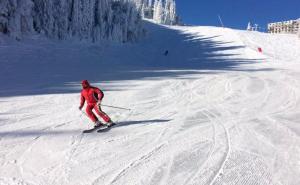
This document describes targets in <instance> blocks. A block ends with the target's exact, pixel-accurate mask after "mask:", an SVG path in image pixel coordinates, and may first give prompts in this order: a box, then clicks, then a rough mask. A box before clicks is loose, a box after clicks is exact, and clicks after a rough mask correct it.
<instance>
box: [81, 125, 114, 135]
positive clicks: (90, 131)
mask: <svg viewBox="0 0 300 185" xmlns="http://www.w3.org/2000/svg"><path fill="white" fill-rule="evenodd" d="M107 128H109V127H108V126H107V125H100V126H98V127H94V128H92V129H88V130H84V131H83V133H84V134H88V133H92V132H94V131H96V130H105V129H107Z"/></svg>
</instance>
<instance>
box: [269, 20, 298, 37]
mask: <svg viewBox="0 0 300 185" xmlns="http://www.w3.org/2000/svg"><path fill="white" fill-rule="evenodd" d="M299 28H300V18H299V19H297V20H289V21H282V22H274V23H269V24H268V33H289V34H297V33H298V31H299Z"/></svg>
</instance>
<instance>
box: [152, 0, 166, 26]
mask: <svg viewBox="0 0 300 185" xmlns="http://www.w3.org/2000/svg"><path fill="white" fill-rule="evenodd" d="M153 14H154V15H153V20H154V21H155V22H157V23H163V22H164V7H163V2H162V0H156V1H155V3H154V13H153Z"/></svg>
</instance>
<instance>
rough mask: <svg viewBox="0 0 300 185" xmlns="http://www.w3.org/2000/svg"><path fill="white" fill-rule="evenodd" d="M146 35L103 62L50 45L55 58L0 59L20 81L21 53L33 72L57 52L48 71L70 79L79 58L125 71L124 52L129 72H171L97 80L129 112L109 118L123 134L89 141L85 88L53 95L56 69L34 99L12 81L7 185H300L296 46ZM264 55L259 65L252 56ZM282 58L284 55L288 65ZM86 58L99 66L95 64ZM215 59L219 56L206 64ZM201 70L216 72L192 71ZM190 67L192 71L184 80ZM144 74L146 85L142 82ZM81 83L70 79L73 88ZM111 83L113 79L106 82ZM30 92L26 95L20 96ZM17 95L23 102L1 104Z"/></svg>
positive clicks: (2, 144) (194, 33)
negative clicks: (63, 69) (65, 68)
mask: <svg viewBox="0 0 300 185" xmlns="http://www.w3.org/2000/svg"><path fill="white" fill-rule="evenodd" d="M148 26H149V30H150V33H149V35H148V36H147V38H146V41H145V42H142V44H132V45H127V46H114V45H113V46H110V47H111V48H109V47H108V48H102V47H101V48H102V50H105V51H106V50H107V53H106V54H102V55H103V56H102V55H98V54H97V50H96V49H93V47H95V48H97V46H88V47H87V48H88V49H86V48H85V47H84V46H73V47H72V46H70V45H66V46H64V44H65V43H64V44H62V45H60V44H59V50H57V48H56V49H55V48H52V47H53V46H52V45H55V43H51V44H50V45H49V46H48V45H47V42H46V41H43V42H45V43H41V46H44V47H45V48H47V50H39V47H37V46H38V45H36V44H31V46H32V48H31V49H30V48H28V49H26V50H24V48H23V47H24V46H26V42H25V43H21V44H18V45H16V46H15V45H13V44H11V45H9V44H8V45H7V46H3V47H2V46H1V47H0V54H1V55H0V61H1V62H2V63H0V65H1V66H0V68H1V67H3V68H1V69H4V67H5V69H6V70H16V72H18V71H19V72H20V70H21V71H22V68H21V69H14V67H15V66H14V65H16V63H17V62H19V60H20V59H21V58H19V57H17V56H14V55H13V53H11V52H8V51H9V49H11V50H13V51H22V53H23V54H24V57H25V58H26V59H29V61H30V59H32V60H33V61H30V62H31V63H32V64H34V62H35V61H34V59H36V58H35V57H37V58H42V56H38V55H37V54H36V52H35V51H36V50H38V51H39V52H43V53H45V52H46V53H47V52H48V50H51V48H52V49H53V50H54V51H55V55H54V56H49V57H50V59H49V60H54V61H56V62H57V61H61V60H63V59H65V58H68V59H72V64H74V66H75V67H74V68H72V67H71V69H72V70H74V71H76V66H77V65H78V66H80V65H79V64H80V60H79V61H78V60H76V58H81V59H84V58H88V60H87V61H88V62H90V63H89V64H94V63H93V62H94V61H97V62H98V58H97V57H100V58H101V59H102V58H103V60H108V61H107V62H108V63H109V62H111V65H112V67H114V65H117V66H118V65H120V64H121V63H118V62H119V61H118V60H119V58H118V56H115V55H114V54H115V53H116V52H119V54H120V56H122V60H125V61H132V59H135V60H139V62H141V61H144V62H145V66H147V65H149V64H148V63H147V62H152V60H154V61H157V62H158V63H159V64H162V66H167V68H164V67H161V69H160V67H159V66H155V67H154V68H149V69H148V68H147V67H146V68H145V69H144V70H140V71H138V67H136V65H137V66H138V63H137V64H135V63H130V64H128V66H126V65H125V64H124V66H123V67H124V69H126V70H127V69H129V70H128V71H130V73H128V72H127V73H125V72H124V74H123V73H120V72H115V73H114V71H109V73H107V74H106V73H105V74H106V75H107V76H105V75H104V76H100V77H99V78H100V79H99V80H100V81H101V83H98V81H97V80H95V78H94V76H93V77H91V78H94V81H95V83H96V85H99V86H101V87H103V88H104V89H105V99H104V104H109V105H116V106H118V105H119V106H124V107H129V108H131V111H123V110H122V111H121V110H115V109H111V108H107V107H104V108H103V109H104V110H105V111H106V112H107V113H108V114H109V115H111V116H112V118H113V120H114V121H116V122H117V123H118V125H117V126H115V127H113V128H112V129H111V130H109V131H108V132H103V133H92V134H82V130H85V129H87V128H88V127H90V126H91V123H90V121H89V119H88V118H86V117H85V116H84V115H83V114H81V113H80V112H78V111H77V106H78V104H79V90H80V88H79V86H78V82H77V80H70V81H69V82H66V83H65V84H64V86H63V87H65V86H68V87H70V89H71V90H70V93H69V92H67V93H66V92H65V93H49V94H48V93H46V92H48V91H51V88H56V84H55V81H56V80H57V79H56V78H58V79H59V78H60V77H59V76H60V75H64V74H60V73H59V70H58V69H59V68H58V69H56V68H55V70H54V71H55V75H56V77H55V79H54V80H53V81H54V82H49V83H47V84H46V85H44V83H42V82H44V80H45V79H46V78H44V77H41V81H36V79H35V77H36V76H34V75H33V76H34V77H32V78H31V76H29V77H28V80H29V81H30V80H33V81H34V82H35V83H37V85H36V86H32V87H33V88H38V87H41V88H44V87H45V90H43V89H42V90H41V91H40V92H39V91H34V92H33V94H26V93H27V92H29V90H30V89H26V88H25V85H23V83H27V82H25V81H22V80H21V79H18V78H14V76H9V74H8V73H5V74H7V76H8V77H7V78H9V80H10V81H11V83H14V81H16V84H17V85H16V87H11V86H9V87H8V88H7V89H0V95H1V96H0V128H1V132H0V136H1V137H0V165H1V166H2V167H1V169H0V184H9V185H13V184H26V185H27V184H30V185H31V184H32V185H39V184H42V185H47V184H49V185H50V184H59V185H71V184H72V185H73V184H78V185H97V184H105V185H118V184H120V185H125V184H130V185H135V184H136V185H139V184H145V185H164V184H185V185H195V184H197V185H198V184H199V185H219V184H228V185H231V184H243V185H244V184H249V185H254V184H266V185H267V184H274V185H277V184H278V185H281V184H288V185H297V184H299V183H300V181H299V179H298V176H299V175H300V170H299V169H300V162H299V161H300V158H299V155H298V154H299V152H300V147H299V143H300V139H299V135H300V128H299V122H300V102H299V93H300V72H299V67H300V64H298V63H297V58H298V56H300V49H299V50H298V51H297V50H296V49H294V50H293V49H292V46H293V47H299V48H300V44H298V43H296V44H295V42H296V41H295V42H293V41H292V38H291V36H288V35H283V36H278V35H273V36H270V35H267V34H263V33H252V32H243V31H236V30H230V29H223V28H213V27H166V26H157V25H152V24H149V25H148ZM161 38H164V39H161ZM285 41H288V42H287V43H286V42H285ZM265 42H267V43H268V44H269V45H272V44H273V45H274V47H273V48H272V47H271V46H269V45H266V43H265ZM282 42H284V43H285V44H282ZM33 45H34V47H33ZM214 45H215V46H214ZM261 45H262V46H263V47H264V48H263V49H264V53H263V54H260V53H257V52H256V48H257V47H258V46H261ZM279 45H281V46H279ZM141 46H142V47H141ZM153 46H159V47H160V49H157V48H153ZM236 46H243V47H236ZM74 47H75V48H74ZM126 47H129V48H130V49H126ZM210 47H211V48H210ZM218 47H221V48H220V49H218ZM226 47H228V48H229V49H226ZM280 47H283V49H282V51H284V52H285V53H283V54H282V55H281V53H279V52H280ZM68 48H70V49H68ZM161 48H171V49H169V50H170V52H169V53H170V54H169V56H167V57H169V58H166V57H165V56H160V55H162V53H161V50H162V49H161ZM175 49H177V50H178V52H177V51H175ZM289 49H290V50H291V51H290V52H291V53H293V54H294V55H290V56H288V54H287V53H286V52H289ZM134 50H135V51H136V52H133V53H132V52H131V51H134ZM66 51H67V52H68V55H66V56H64V55H63V54H64V52H66ZM79 51H81V52H82V53H80V52H79ZM31 52H32V54H31ZM274 52H276V53H274ZM3 53H6V55H3ZM49 53H51V52H50V51H49ZM90 53H92V54H91V55H93V57H95V56H96V59H95V58H93V57H91V58H89V57H90ZM158 53H159V54H158ZM208 53H211V56H206V55H208ZM231 54H232V55H231ZM72 55H74V56H72ZM285 56H288V58H286V61H285V60H284V59H285ZM14 57H16V58H14ZM30 57H33V58H30ZM52 57H54V58H52ZM69 57H70V58H69ZM212 58H216V60H213V59H212ZM243 58H245V59H247V60H250V61H251V62H247V61H246V60H245V61H246V62H244V63H243V62H241V63H240V64H238V65H236V66H233V67H232V68H230V67H228V68H230V69H228V68H227V67H226V66H225V67H224V66H222V65H226V62H227V63H234V62H239V61H240V60H242V59H243ZM9 60H11V61H12V62H11V65H9V63H8V61H9ZM73 60H74V61H73ZM110 60H111V61H110ZM197 60H199V61H201V62H206V60H207V61H208V62H211V63H213V62H216V64H215V66H213V67H211V66H210V64H204V65H203V66H201V67H193V66H192V67H190V66H189V65H191V64H190V63H189V62H193V61H197ZM252 60H253V61H252ZM3 61H4V62H3ZM25 61H27V60H25ZM182 61H184V62H187V63H188V64H187V66H184V67H183V68H181V65H182V64H181V62H182ZM274 61H276V63H275V62H274ZM36 62H37V61H36ZM43 62H45V64H47V65H49V64H51V63H47V60H46V61H43ZM101 62H102V61H101ZM172 62H175V63H176V65H178V66H176V65H175V67H174V66H173V63H172ZM218 62H221V64H218ZM222 62H225V64H222ZM3 63H5V65H4V64H3ZM101 64H102V65H103V64H104V63H101ZM132 64H133V65H132ZM2 65H3V66H2ZM169 65H170V66H169ZM78 66H77V67H78ZM196 66H197V65H196ZM168 67H170V69H168ZM131 68H132V69H131ZM25 70H26V69H25ZM57 70H58V72H57ZM85 70H86V69H85ZM23 71H24V70H23ZM149 71H150V72H149ZM0 72H4V71H0ZM12 72H13V71H12ZM110 73H112V74H110ZM140 73H141V74H144V73H145V74H147V75H148V76H147V75H145V76H142V75H141V77H140V78H139V77H136V76H138V75H139V74H140ZM26 74H27V73H26ZM49 74H50V73H49ZM74 74H76V73H73V72H72V74H71V72H70V76H72V75H74ZM130 75H132V77H131V76H130ZM112 76H114V78H115V79H113V80H112V81H109V78H108V77H112ZM128 76H130V78H127V77H128ZM1 77H2V76H1ZM5 77H6V76H5ZM81 77H82V76H81ZM81 77H80V78H81ZM96 77H97V78H98V76H96ZM101 77H103V78H104V79H107V81H105V80H102V79H101ZM135 77H136V78H135ZM3 78H4V77H3ZM87 78H88V77H87ZM123 78H124V79H123ZM70 79H72V78H70ZM51 84H52V85H53V84H55V85H54V86H55V87H53V86H52V85H51ZM43 85H44V86H43ZM48 86H49V87H48ZM14 88H15V89H14ZM23 88H25V89H23ZM22 90H23V92H24V93H25V95H22V94H18V93H19V92H22ZM14 91H15V93H16V95H15V96H14V95H12V96H5V94H6V93H8V92H14ZM37 92H39V93H40V94H39V93H37ZM42 92H45V93H42ZM75 92H76V94H74V93H75Z"/></svg>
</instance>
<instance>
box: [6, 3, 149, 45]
mask: <svg viewBox="0 0 300 185" xmlns="http://www.w3.org/2000/svg"><path fill="white" fill-rule="evenodd" d="M0 32H2V33H4V34H8V35H11V36H14V37H17V38H20V37H21V36H22V35H23V34H26V33H42V34H45V35H47V36H48V37H51V38H57V39H68V38H78V39H80V40H91V41H93V42H97V41H101V40H112V41H119V42H127V41H135V40H137V39H138V38H139V37H140V36H141V35H142V33H143V28H142V16H141V13H140V11H139V10H138V9H137V7H136V4H135V3H134V2H133V1H131V0H1V1H0Z"/></svg>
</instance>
